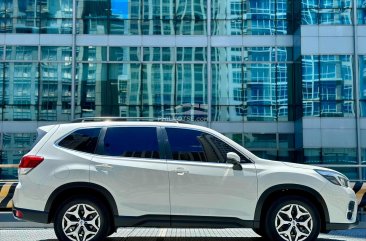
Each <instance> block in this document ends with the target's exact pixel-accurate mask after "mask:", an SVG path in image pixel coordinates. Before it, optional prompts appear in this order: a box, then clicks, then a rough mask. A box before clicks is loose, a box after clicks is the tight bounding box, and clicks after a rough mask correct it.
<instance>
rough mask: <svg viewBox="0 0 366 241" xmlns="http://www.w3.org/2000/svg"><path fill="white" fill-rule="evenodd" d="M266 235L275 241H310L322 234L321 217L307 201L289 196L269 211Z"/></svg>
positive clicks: (273, 205)
mask: <svg viewBox="0 0 366 241" xmlns="http://www.w3.org/2000/svg"><path fill="white" fill-rule="evenodd" d="M265 223H266V225H265V234H266V236H267V237H268V238H269V239H271V240H273V241H284V240H285V241H310V240H315V239H316V238H317V237H318V235H319V232H320V217H319V214H318V212H317V209H316V207H315V206H314V205H313V204H312V203H311V202H309V201H308V200H307V199H305V198H302V197H298V196H287V197H283V198H280V199H278V200H277V201H276V202H274V203H273V204H272V205H271V207H270V208H269V210H268V213H267V218H266V220H265Z"/></svg>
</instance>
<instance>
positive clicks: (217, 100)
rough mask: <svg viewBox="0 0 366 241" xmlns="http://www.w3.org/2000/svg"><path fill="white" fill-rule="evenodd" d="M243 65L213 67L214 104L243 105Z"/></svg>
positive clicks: (214, 65)
mask: <svg viewBox="0 0 366 241" xmlns="http://www.w3.org/2000/svg"><path fill="white" fill-rule="evenodd" d="M242 71H243V70H242V64H213V65H212V104H213V105H242V104H243V102H244V99H245V98H244V95H245V93H244V88H243V81H242V80H243V78H242Z"/></svg>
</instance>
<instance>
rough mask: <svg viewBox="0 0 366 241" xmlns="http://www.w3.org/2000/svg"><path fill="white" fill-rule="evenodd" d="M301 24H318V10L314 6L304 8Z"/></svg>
mask: <svg viewBox="0 0 366 241" xmlns="http://www.w3.org/2000/svg"><path fill="white" fill-rule="evenodd" d="M301 24H303V25H311V24H318V10H317V9H313V8H309V9H307V8H305V9H302V10H301Z"/></svg>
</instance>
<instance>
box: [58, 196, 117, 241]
mask: <svg viewBox="0 0 366 241" xmlns="http://www.w3.org/2000/svg"><path fill="white" fill-rule="evenodd" d="M106 210H108V209H107V208H106V207H105V205H104V204H103V203H101V202H100V201H99V200H97V199H95V198H93V197H75V198H72V199H69V200H67V201H65V202H64V203H63V204H62V205H61V206H60V207H59V209H58V210H57V212H56V216H55V223H54V229H55V233H56V236H57V238H58V239H59V240H61V241H96V240H103V239H104V238H105V237H107V235H108V231H109V226H110V224H109V223H110V222H109V220H110V219H109V213H108V212H106Z"/></svg>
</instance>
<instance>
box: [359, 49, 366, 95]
mask: <svg viewBox="0 0 366 241" xmlns="http://www.w3.org/2000/svg"><path fill="white" fill-rule="evenodd" d="M358 58H359V62H358V63H359V69H358V71H359V73H358V76H359V81H360V99H361V100H366V55H360V56H359V57H358Z"/></svg>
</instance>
